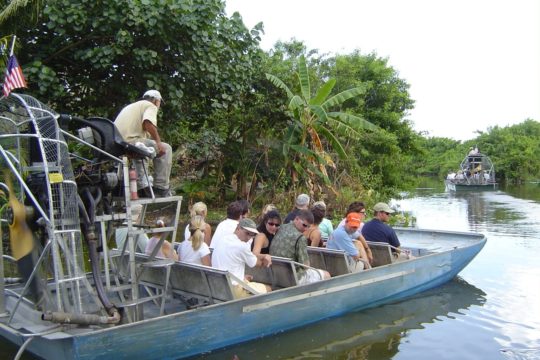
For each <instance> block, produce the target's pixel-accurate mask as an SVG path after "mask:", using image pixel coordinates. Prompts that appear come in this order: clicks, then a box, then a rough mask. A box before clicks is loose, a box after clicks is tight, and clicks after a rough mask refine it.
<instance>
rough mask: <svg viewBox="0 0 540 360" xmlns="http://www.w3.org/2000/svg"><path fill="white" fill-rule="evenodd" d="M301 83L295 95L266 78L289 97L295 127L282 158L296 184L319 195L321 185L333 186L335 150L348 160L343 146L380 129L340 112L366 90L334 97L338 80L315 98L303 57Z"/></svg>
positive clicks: (269, 76) (288, 133)
mask: <svg viewBox="0 0 540 360" xmlns="http://www.w3.org/2000/svg"><path fill="white" fill-rule="evenodd" d="M296 75H297V76H298V80H299V83H300V94H294V93H293V92H292V91H291V90H290V88H289V87H288V86H287V85H285V83H284V82H283V81H282V80H281V79H279V78H278V77H276V76H274V75H272V74H266V78H267V79H268V80H269V81H270V82H271V83H272V84H273V85H274V86H276V87H278V88H280V89H282V90H284V91H285V93H286V94H287V97H288V112H289V115H290V117H291V125H290V126H289V128H288V129H287V131H286V132H285V138H284V142H283V149H282V154H283V156H284V158H285V163H286V166H287V167H288V168H289V169H290V170H291V176H292V180H293V183H296V182H298V181H299V180H301V181H304V182H305V185H307V187H308V188H309V189H310V190H312V191H315V190H316V189H315V188H318V189H320V185H321V182H322V183H324V184H325V185H326V186H331V182H330V179H329V178H328V172H327V167H334V168H335V163H334V161H333V160H332V155H331V153H329V152H328V151H326V149H327V148H328V149H329V150H330V149H331V150H333V152H334V153H335V154H337V156H339V157H340V158H342V159H346V158H347V157H348V155H347V152H346V151H345V149H344V146H343V142H345V141H348V140H358V139H360V135H361V133H362V132H363V131H365V130H376V129H377V127H376V126H375V125H373V124H372V123H370V122H369V121H367V120H365V119H364V118H362V117H361V116H359V115H354V114H349V113H344V112H341V111H339V105H341V104H342V103H343V102H345V101H347V100H349V99H351V98H354V97H356V96H359V95H362V94H363V93H364V92H365V87H364V86H359V87H355V88H351V89H349V90H345V91H342V92H340V93H338V94H336V95H332V96H331V94H332V90H333V88H334V86H335V84H336V80H335V79H330V80H328V81H327V82H325V83H324V84H323V85H322V86H321V87H320V88H319V89H318V91H317V92H316V93H315V96H313V97H312V92H311V86H310V81H309V73H308V67H307V65H306V59H305V57H304V56H301V57H300V58H299V61H298V72H297V74H296Z"/></svg>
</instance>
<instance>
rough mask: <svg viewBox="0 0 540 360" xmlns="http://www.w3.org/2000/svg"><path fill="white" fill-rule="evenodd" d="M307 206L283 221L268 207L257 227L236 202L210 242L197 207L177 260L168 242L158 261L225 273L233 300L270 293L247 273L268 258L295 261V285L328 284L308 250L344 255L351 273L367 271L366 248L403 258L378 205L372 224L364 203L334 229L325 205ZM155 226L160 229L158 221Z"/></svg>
mask: <svg viewBox="0 0 540 360" xmlns="http://www.w3.org/2000/svg"><path fill="white" fill-rule="evenodd" d="M309 204H310V197H309V196H308V195H307V194H300V195H299V196H298V197H297V198H296V201H295V207H294V209H293V210H292V211H291V212H290V213H289V214H287V216H286V217H285V218H284V219H283V220H282V218H281V215H280V213H279V211H278V209H277V207H276V206H275V205H273V204H268V205H266V206H265V207H264V208H263V210H262V212H261V214H260V215H259V216H258V217H257V220H258V224H256V223H255V221H254V220H252V219H250V217H249V216H250V206H249V203H248V202H247V201H245V200H238V201H234V202H232V203H231V204H229V206H228V207H227V218H226V219H225V220H223V221H221V222H220V223H219V224H218V225H217V227H216V230H215V232H214V234H213V236H212V228H211V226H210V225H209V224H208V223H206V222H205V218H206V216H207V212H208V210H207V207H206V205H205V204H204V203H202V202H198V203H195V204H193V205H192V206H191V208H190V215H191V219H190V222H189V224H188V225H187V226H186V228H185V232H184V241H182V242H181V243H180V244H179V245H178V248H177V251H178V254H176V252H175V251H174V249H173V248H172V245H171V244H170V243H169V242H167V241H163V240H162V241H161V244H162V248H161V250H159V251H157V252H156V255H157V256H158V257H165V258H171V259H174V260H180V261H184V262H188V263H194V264H198V265H205V266H212V267H215V268H217V269H220V270H226V271H228V272H229V273H230V275H231V282H232V285H233V292H234V295H235V297H236V298H241V297H246V296H249V295H252V294H262V293H267V292H269V291H271V287H270V286H269V285H266V284H262V283H257V282H254V281H252V277H251V276H249V275H248V274H246V273H245V269H246V267H248V268H253V267H255V266H259V267H270V266H271V265H272V256H277V257H281V258H288V259H290V260H292V261H293V263H294V266H295V267H296V274H297V278H298V283H299V284H309V283H314V282H317V281H320V280H325V279H329V278H330V274H329V273H328V271H326V270H322V269H317V268H314V267H312V266H311V265H310V261H309V255H308V246H311V247H323V248H328V249H334V250H342V251H344V252H345V254H346V255H347V261H348V268H349V271H350V272H357V271H361V270H364V269H369V268H371V264H372V263H373V253H372V251H371V249H370V246H369V243H368V242H380V243H386V244H389V245H391V248H392V251H393V253H394V256H395V258H396V259H398V258H406V257H405V256H406V255H405V254H404V252H402V251H401V250H400V243H399V240H398V238H397V235H396V233H395V232H394V230H393V229H392V228H391V227H390V226H389V225H388V224H386V223H387V222H388V220H389V217H390V215H391V214H392V213H394V210H392V209H391V208H390V207H389V206H388V205H387V204H385V203H378V204H376V205H375V206H374V207H373V212H374V217H373V219H372V220H370V221H368V222H367V223H364V220H365V217H366V209H365V206H364V203H362V202H353V203H351V204H350V205H349V207H348V209H347V212H346V213H345V216H344V218H343V219H342V220H341V222H340V223H339V224H338V226H337V227H336V228H335V229H334V228H333V225H332V222H331V221H330V220H329V219H327V218H326V217H325V216H326V204H325V203H324V202H323V201H317V202H315V203H314V204H313V206H311V208H310V207H309ZM157 225H158V226H164V223H163V221H161V220H159V221H158V224H157ZM162 236H163V234H161V235H157V236H156V237H153V238H152V239H150V241H149V243H148V246H147V248H146V253H147V254H151V253H152V252H153V251H154V247H155V246H156V244H158V243H159V242H160V241H159V240H160V239H161V237H162Z"/></svg>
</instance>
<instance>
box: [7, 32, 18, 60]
mask: <svg viewBox="0 0 540 360" xmlns="http://www.w3.org/2000/svg"><path fill="white" fill-rule="evenodd" d="M16 39H17V35H13V42H12V43H11V50H10V52H9V56H13V50H14V49H15V40H16Z"/></svg>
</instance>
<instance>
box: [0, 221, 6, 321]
mask: <svg viewBox="0 0 540 360" xmlns="http://www.w3.org/2000/svg"><path fill="white" fill-rule="evenodd" d="M2 225H3V221H0V317H3V316H7V313H6V299H5V294H4V281H5V277H4V241H3V240H4V237H3V236H2V235H3V233H2Z"/></svg>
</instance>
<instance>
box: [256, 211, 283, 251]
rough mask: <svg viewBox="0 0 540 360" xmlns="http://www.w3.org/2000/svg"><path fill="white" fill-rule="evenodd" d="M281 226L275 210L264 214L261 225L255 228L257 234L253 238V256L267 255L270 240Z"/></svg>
mask: <svg viewBox="0 0 540 360" xmlns="http://www.w3.org/2000/svg"><path fill="white" fill-rule="evenodd" d="M280 225H281V216H280V215H279V213H278V212H277V210H270V211H268V212H267V213H266V214H264V216H263V218H262V221H261V223H260V224H259V226H257V230H258V231H259V233H258V234H257V236H255V239H254V240H253V244H252V249H251V250H252V251H253V253H254V254H255V255H260V254H268V253H269V251H270V244H271V243H272V239H273V238H274V235H276V232H277V231H278V229H279V226H280Z"/></svg>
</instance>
